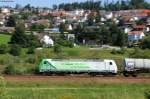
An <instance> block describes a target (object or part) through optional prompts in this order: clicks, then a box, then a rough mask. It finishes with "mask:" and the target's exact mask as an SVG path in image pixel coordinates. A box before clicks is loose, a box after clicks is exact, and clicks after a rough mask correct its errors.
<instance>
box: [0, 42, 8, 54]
mask: <svg viewBox="0 0 150 99" xmlns="http://www.w3.org/2000/svg"><path fill="white" fill-rule="evenodd" d="M5 53H7V46H6V45H5V44H2V45H0V54H5Z"/></svg>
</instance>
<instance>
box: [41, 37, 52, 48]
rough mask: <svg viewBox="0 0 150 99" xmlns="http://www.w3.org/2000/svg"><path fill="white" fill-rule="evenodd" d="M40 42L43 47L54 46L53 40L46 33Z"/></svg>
mask: <svg viewBox="0 0 150 99" xmlns="http://www.w3.org/2000/svg"><path fill="white" fill-rule="evenodd" d="M40 42H41V43H44V46H45V47H50V46H54V41H53V40H52V39H51V38H50V37H49V36H48V35H44V36H43V38H42V39H41V41H40Z"/></svg>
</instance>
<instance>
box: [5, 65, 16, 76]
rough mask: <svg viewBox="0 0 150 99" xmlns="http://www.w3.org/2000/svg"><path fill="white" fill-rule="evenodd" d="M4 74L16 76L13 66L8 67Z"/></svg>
mask: <svg viewBox="0 0 150 99" xmlns="http://www.w3.org/2000/svg"><path fill="white" fill-rule="evenodd" d="M4 73H5V74H9V75H14V74H16V70H15V67H14V66H13V65H8V66H7V67H6V68H5V71H4Z"/></svg>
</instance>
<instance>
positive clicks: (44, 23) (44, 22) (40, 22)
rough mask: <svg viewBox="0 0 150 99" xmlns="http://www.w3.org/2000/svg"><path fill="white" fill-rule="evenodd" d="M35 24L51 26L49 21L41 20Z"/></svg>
mask: <svg viewBox="0 0 150 99" xmlns="http://www.w3.org/2000/svg"><path fill="white" fill-rule="evenodd" d="M33 23H35V24H40V25H43V26H46V27H48V26H49V24H50V23H49V20H48V19H40V20H37V21H34V22H33Z"/></svg>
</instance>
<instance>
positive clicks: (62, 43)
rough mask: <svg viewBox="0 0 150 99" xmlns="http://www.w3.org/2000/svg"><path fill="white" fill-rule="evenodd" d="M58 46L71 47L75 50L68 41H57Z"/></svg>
mask: <svg viewBox="0 0 150 99" xmlns="http://www.w3.org/2000/svg"><path fill="white" fill-rule="evenodd" d="M57 44H59V45H61V46H64V47H70V48H73V47H74V45H73V43H72V42H71V41H68V40H63V39H59V40H58V41H57Z"/></svg>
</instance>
